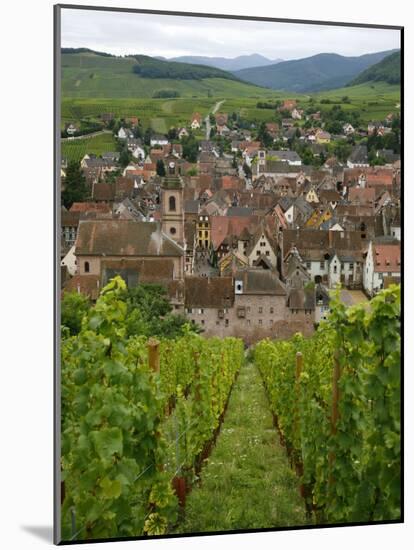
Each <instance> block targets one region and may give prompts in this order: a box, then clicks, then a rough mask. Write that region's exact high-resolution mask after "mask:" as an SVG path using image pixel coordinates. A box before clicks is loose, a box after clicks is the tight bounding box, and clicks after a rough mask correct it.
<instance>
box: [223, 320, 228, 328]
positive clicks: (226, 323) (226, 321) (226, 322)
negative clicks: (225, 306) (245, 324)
mask: <svg viewBox="0 0 414 550" xmlns="http://www.w3.org/2000/svg"><path fill="white" fill-rule="evenodd" d="M224 324H225V325H226V327H228V326H229V320H228V319H226V320H225V323H224Z"/></svg>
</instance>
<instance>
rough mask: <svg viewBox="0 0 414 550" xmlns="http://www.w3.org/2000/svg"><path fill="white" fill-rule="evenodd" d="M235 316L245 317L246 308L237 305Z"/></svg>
mask: <svg viewBox="0 0 414 550" xmlns="http://www.w3.org/2000/svg"><path fill="white" fill-rule="evenodd" d="M237 317H238V318H239V319H244V318H245V317H246V308H244V307H238V308H237Z"/></svg>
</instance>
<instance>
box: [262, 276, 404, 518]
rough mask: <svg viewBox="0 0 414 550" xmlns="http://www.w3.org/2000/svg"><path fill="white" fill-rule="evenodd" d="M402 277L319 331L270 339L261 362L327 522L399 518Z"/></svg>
mask: <svg viewBox="0 0 414 550" xmlns="http://www.w3.org/2000/svg"><path fill="white" fill-rule="evenodd" d="M400 351H401V350H400V296H399V287H397V286H393V287H390V288H389V289H387V290H384V291H382V292H381V293H380V294H379V295H378V296H377V297H375V298H374V299H373V300H372V301H371V302H370V308H369V310H367V309H366V308H365V307H364V305H358V306H353V307H352V308H349V309H347V308H346V307H345V306H344V305H343V304H341V303H340V302H339V300H338V301H337V302H336V303H335V304H334V305H333V310H332V313H331V315H330V316H329V321H327V322H325V323H324V324H321V326H320V328H319V330H318V331H317V333H316V334H315V336H314V337H312V338H310V339H307V340H306V339H304V338H302V337H301V336H299V335H297V336H295V337H294V338H293V339H292V340H290V341H288V342H270V341H262V342H260V343H259V344H258V346H257V347H256V350H255V362H256V364H257V366H258V368H259V370H260V372H261V374H262V377H263V380H264V384H265V387H266V389H267V392H268V397H269V401H270V404H271V408H272V411H273V413H274V418H275V423H276V424H277V427H278V429H279V433H280V436H281V438H282V440H283V442H284V444H285V446H286V448H287V451H288V453H289V455H290V458H291V461H292V464H293V465H294V466H295V467H296V470H297V472H298V473H299V475H300V476H301V480H302V492H303V494H304V496H305V498H306V501H307V507H308V510H309V512H310V513H314V514H315V518H316V521H317V522H318V523H347V522H368V521H379V520H398V518H399V517H400V515H401V494H400V490H401V462H400V360H401V357H400Z"/></svg>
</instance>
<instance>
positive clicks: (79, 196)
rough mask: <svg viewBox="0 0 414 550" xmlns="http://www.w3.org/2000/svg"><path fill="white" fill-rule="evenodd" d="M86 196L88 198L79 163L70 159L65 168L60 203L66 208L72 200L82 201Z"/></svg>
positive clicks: (70, 204)
mask: <svg viewBox="0 0 414 550" xmlns="http://www.w3.org/2000/svg"><path fill="white" fill-rule="evenodd" d="M87 198H89V191H88V188H87V185H86V180H85V176H84V175H83V172H82V170H81V167H80V163H78V162H75V161H70V162H69V164H68V167H67V170H66V177H65V181H64V189H63V191H62V197H61V200H62V203H63V204H64V206H65V207H66V208H70V207H71V206H72V204H73V203H74V202H83V201H85V200H86V199H87Z"/></svg>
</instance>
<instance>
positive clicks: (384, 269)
mask: <svg viewBox="0 0 414 550" xmlns="http://www.w3.org/2000/svg"><path fill="white" fill-rule="evenodd" d="M400 275H401V247H400V245H399V244H393V243H373V242H372V241H371V242H370V243H369V246H368V252H367V256H366V258H365V264H364V272H363V285H364V288H365V290H366V292H367V294H368V295H369V296H373V295H374V294H376V293H377V292H378V291H379V290H381V289H382V288H384V280H385V278H386V277H393V278H394V279H396V280H399V279H400Z"/></svg>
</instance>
